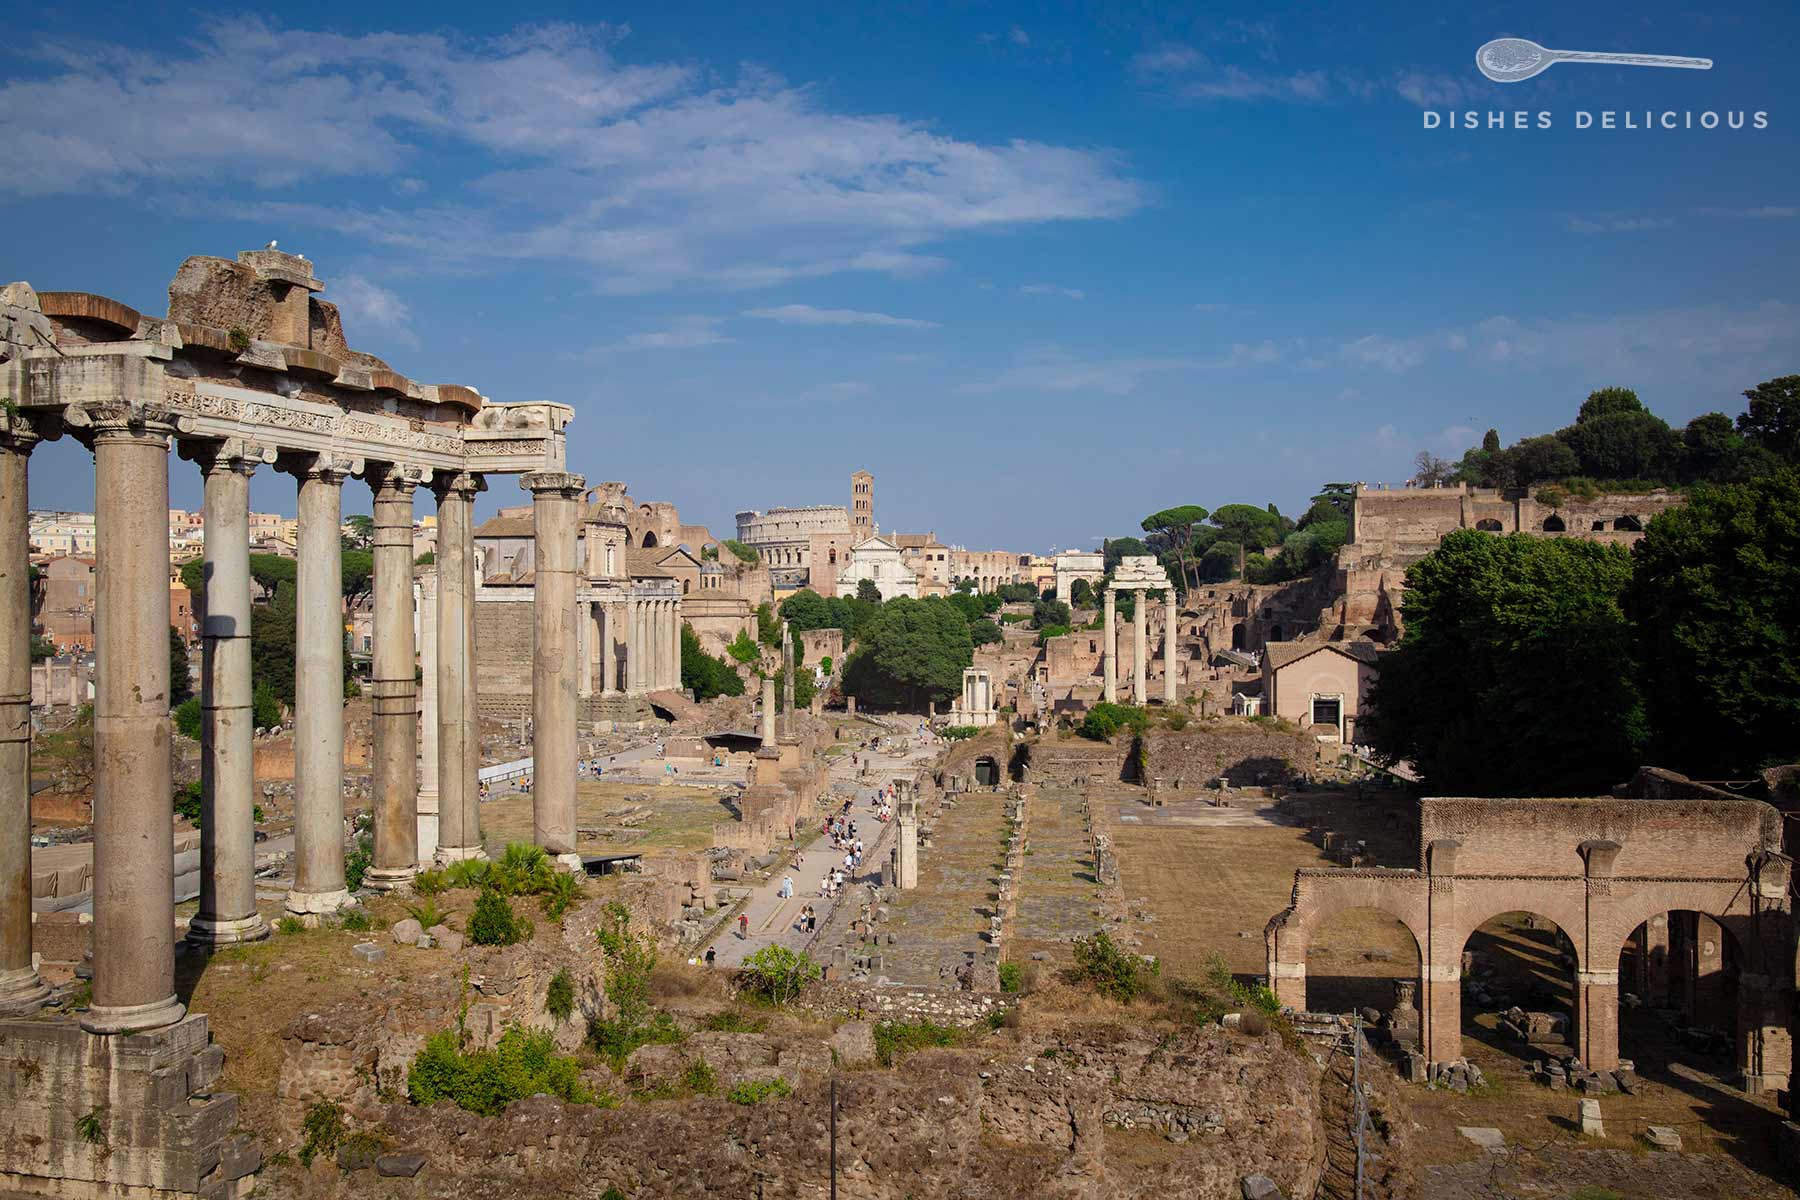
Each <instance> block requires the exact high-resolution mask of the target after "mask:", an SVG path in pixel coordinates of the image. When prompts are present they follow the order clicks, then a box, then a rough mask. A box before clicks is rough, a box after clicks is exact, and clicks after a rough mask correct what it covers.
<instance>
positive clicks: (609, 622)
mask: <svg viewBox="0 0 1800 1200" xmlns="http://www.w3.org/2000/svg"><path fill="white" fill-rule="evenodd" d="M618 636H619V606H618V605H616V604H602V605H601V606H600V678H601V680H602V681H603V682H602V683H601V685H600V694H601V695H603V696H611V695H614V694H616V693H617V692H618V690H619V648H618V644H617V640H616V639H617V638H618Z"/></svg>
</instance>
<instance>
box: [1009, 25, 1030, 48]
mask: <svg viewBox="0 0 1800 1200" xmlns="http://www.w3.org/2000/svg"><path fill="white" fill-rule="evenodd" d="M1006 36H1007V39H1008V40H1009V41H1011V42H1012V44H1013V45H1015V46H1029V45H1031V35H1030V34H1029V33H1026V32H1025V31H1024V30H1023V29H1021V28H1019V26H1017V25H1014V26H1013V27H1012V29H1010V30H1009V31H1007V35H1006Z"/></svg>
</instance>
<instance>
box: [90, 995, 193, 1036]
mask: <svg viewBox="0 0 1800 1200" xmlns="http://www.w3.org/2000/svg"><path fill="white" fill-rule="evenodd" d="M186 1015H187V1009H186V1008H185V1007H184V1006H183V1005H182V1003H181V1001H179V1000H177V999H176V998H175V994H174V993H173V992H171V993H169V995H168V996H167V997H166V998H164V999H162V1000H158V1001H155V1002H154V1003H151V1004H96V1005H94V1006H92V1007H91V1008H89V1009H88V1010H87V1011H86V1012H84V1013H82V1014H81V1027H82V1028H83V1029H85V1030H87V1031H88V1032H89V1033H128V1032H129V1033H136V1032H139V1031H140V1030H145V1029H161V1028H162V1027H163V1026H165V1025H173V1024H174V1023H175V1022H177V1021H179V1020H181V1018H182V1017H184V1016H186Z"/></svg>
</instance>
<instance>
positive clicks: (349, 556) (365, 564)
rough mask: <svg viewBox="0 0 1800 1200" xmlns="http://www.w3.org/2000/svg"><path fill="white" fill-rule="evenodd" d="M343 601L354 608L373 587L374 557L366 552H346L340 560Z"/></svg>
mask: <svg viewBox="0 0 1800 1200" xmlns="http://www.w3.org/2000/svg"><path fill="white" fill-rule="evenodd" d="M342 570H343V577H344V586H343V592H344V600H345V602H346V603H348V604H349V605H350V607H352V608H355V607H356V606H357V605H358V604H359V603H361V602H362V600H363V598H364V597H366V596H368V595H369V593H370V592H371V591H372V590H374V587H375V555H374V554H372V553H370V552H369V551H367V550H346V551H344V554H343V559H342Z"/></svg>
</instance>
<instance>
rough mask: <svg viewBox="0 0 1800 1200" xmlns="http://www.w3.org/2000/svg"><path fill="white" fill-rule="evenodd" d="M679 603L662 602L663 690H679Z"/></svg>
mask: <svg viewBox="0 0 1800 1200" xmlns="http://www.w3.org/2000/svg"><path fill="white" fill-rule="evenodd" d="M680 614H681V602H680V601H679V600H674V599H669V600H664V601H663V643H662V644H663V659H664V662H663V690H664V691H668V692H674V691H679V690H680V689H681V615H680Z"/></svg>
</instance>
